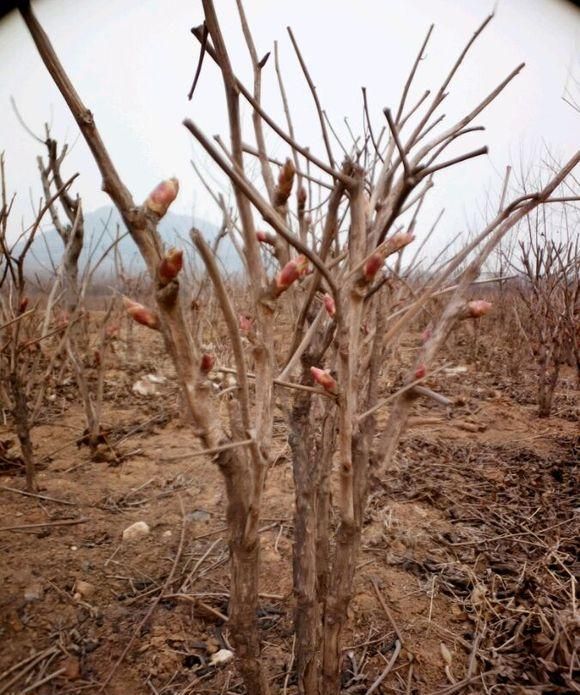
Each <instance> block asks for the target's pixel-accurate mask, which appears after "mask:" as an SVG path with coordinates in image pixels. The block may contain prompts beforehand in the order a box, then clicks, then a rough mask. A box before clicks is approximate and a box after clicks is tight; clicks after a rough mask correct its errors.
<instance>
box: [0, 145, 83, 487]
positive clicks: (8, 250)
mask: <svg viewBox="0 0 580 695" xmlns="http://www.w3.org/2000/svg"><path fill="white" fill-rule="evenodd" d="M74 178H76V176H73V177H72V179H69V180H68V181H67V182H65V183H63V182H61V183H60V186H58V188H57V191H56V193H54V194H53V195H50V196H49V197H48V198H47V200H46V202H45V203H44V204H43V205H41V206H40V207H39V209H38V211H37V213H36V219H35V220H34V222H33V224H32V225H31V226H30V227H29V228H27V229H26V230H25V232H24V234H23V235H22V236H21V237H18V238H17V239H16V241H15V242H14V243H13V244H10V243H9V241H8V227H9V217H10V211H11V208H12V202H13V197H12V198H10V199H9V198H8V193H7V188H8V187H7V182H6V174H5V165H4V155H3V154H2V155H0V187H1V191H2V193H1V195H2V198H1V208H0V331H1V334H0V335H1V341H0V377H1V379H0V382H1V383H2V384H6V385H7V386H8V388H7V389H6V388H4V386H2V390H1V391H0V397H1V399H2V405H3V408H7V409H8V410H10V411H11V412H12V416H13V419H14V423H15V425H16V434H17V436H18V440H19V443H20V449H21V455H22V460H23V462H24V465H25V469H26V487H27V489H28V490H29V491H32V490H35V489H36V471H35V461H34V453H33V443H32V434H31V431H32V427H33V424H34V422H35V420H36V418H37V417H38V414H39V411H40V406H41V404H42V402H43V399H44V395H45V393H46V389H47V385H48V379H47V376H48V375H49V374H50V372H51V371H52V369H53V368H54V366H55V363H56V355H57V354H58V351H57V352H56V353H55V351H53V350H52V349H47V348H46V345H47V341H50V340H51V339H52V338H53V337H56V338H57V340H60V341H62V340H64V336H65V334H66V333H67V331H68V329H69V321H68V319H66V318H65V317H63V316H59V317H58V318H56V319H55V320H54V321H51V319H50V316H49V312H48V310H47V311H46V312H44V313H43V312H41V311H38V306H32V305H31V302H30V297H29V295H28V294H27V280H26V257H27V255H28V253H29V252H30V248H31V246H32V242H33V241H34V238H35V235H36V233H37V231H38V229H39V227H40V224H41V221H42V219H43V217H44V216H45V214H46V213H47V211H48V210H49V208H50V206H51V205H52V204H53V203H54V202H55V200H56V199H57V198H58V197H59V196H60V195H61V194H62V192H63V191H66V190H67V189H68V188H69V187H70V185H71V183H72V181H73V180H74ZM22 238H24V242H23V243H22V244H20V243H19V242H20V241H22ZM36 304H38V302H37V303H36Z"/></svg>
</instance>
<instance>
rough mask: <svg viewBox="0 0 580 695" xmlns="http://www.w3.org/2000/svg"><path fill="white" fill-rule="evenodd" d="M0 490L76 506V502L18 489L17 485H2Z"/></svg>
mask: <svg viewBox="0 0 580 695" xmlns="http://www.w3.org/2000/svg"><path fill="white" fill-rule="evenodd" d="M0 490H6V491H7V492H15V493H17V494H18V495H25V496H26V497H38V499H41V500H48V501H49V502H58V504H68V505H70V506H71V507H76V506H77V505H76V502H68V501H67V500H59V499H57V498H56V497H49V496H48V495H39V494H38V493H35V492H26V491H25V490H17V489H16V488H15V487H8V486H6V485H0Z"/></svg>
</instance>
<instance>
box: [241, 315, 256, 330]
mask: <svg viewBox="0 0 580 695" xmlns="http://www.w3.org/2000/svg"><path fill="white" fill-rule="evenodd" d="M239 318H240V330H241V331H242V333H249V332H250V331H251V330H252V328H253V325H254V321H253V319H252V317H251V316H248V315H247V314H240V317H239Z"/></svg>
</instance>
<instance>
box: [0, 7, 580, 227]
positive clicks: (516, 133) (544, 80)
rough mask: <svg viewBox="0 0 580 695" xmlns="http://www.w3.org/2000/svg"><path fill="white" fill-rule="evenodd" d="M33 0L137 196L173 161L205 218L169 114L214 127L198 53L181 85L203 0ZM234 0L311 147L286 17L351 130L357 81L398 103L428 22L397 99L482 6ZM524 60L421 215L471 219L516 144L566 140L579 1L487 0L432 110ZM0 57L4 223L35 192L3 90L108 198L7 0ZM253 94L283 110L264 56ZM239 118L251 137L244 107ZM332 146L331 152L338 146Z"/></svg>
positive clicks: (458, 38)
mask: <svg viewBox="0 0 580 695" xmlns="http://www.w3.org/2000/svg"><path fill="white" fill-rule="evenodd" d="M33 7H34V9H35V11H36V12H37V15H38V17H39V19H40V21H41V22H42V24H43V25H44V27H45V29H46V31H47V32H48V34H49V36H50V38H51V40H52V42H53V45H54V47H55V49H56V51H57V53H58V55H59V57H60V58H61V60H62V62H63V63H64V65H65V66H66V68H67V69H68V71H69V75H70V77H71V79H72V81H73V83H74V84H75V86H76V88H77V91H78V92H79V94H80V95H81V98H82V99H83V100H84V102H85V104H86V105H87V106H88V107H89V108H90V109H91V110H92V111H93V114H94V116H95V119H96V123H97V125H98V127H99V128H100V130H101V134H102V137H103V139H104V141H105V143H106V145H107V147H108V148H109V151H110V154H111V156H112V158H113V160H114V161H115V163H116V166H117V168H118V170H119V171H120V173H121V176H122V177H123V178H124V180H125V182H126V184H127V186H128V187H129V189H130V190H131V192H132V193H133V195H134V197H135V199H136V201H137V202H141V201H142V200H143V199H144V197H145V196H146V195H147V193H148V192H149V190H150V189H151V188H152V187H153V186H154V185H155V184H156V183H157V182H158V181H159V180H160V179H162V178H166V177H168V176H171V175H176V176H177V177H178V178H179V180H180V182H181V192H180V195H179V198H178V200H177V201H176V203H175V205H174V209H175V210H176V211H177V212H185V213H191V212H192V211H195V214H196V215H199V216H202V217H205V218H207V219H210V220H211V219H213V220H215V221H216V222H217V221H219V215H218V213H217V211H216V210H215V208H214V207H213V205H212V203H211V201H210V200H209V198H208V196H207V194H205V192H204V191H203V189H202V187H201V186H200V185H199V182H198V180H197V179H196V177H195V175H194V174H193V171H192V169H191V166H190V164H189V160H190V159H191V158H192V157H194V158H195V159H196V161H198V162H201V163H202V164H204V165H205V166H206V168H207V169H208V170H209V171H215V169H214V168H213V167H212V166H211V164H209V162H208V161H207V159H206V158H205V156H204V155H203V153H202V151H201V148H200V147H199V146H197V145H195V144H194V143H193V140H192V137H191V135H190V134H189V133H188V132H187V131H186V130H185V128H184V127H183V126H182V125H181V121H182V120H183V118H184V117H189V118H192V119H193V120H195V121H196V122H197V123H198V124H199V125H200V126H201V127H202V128H203V129H204V130H205V132H206V133H207V134H208V135H213V134H216V133H221V134H222V135H223V136H225V137H226V138H227V123H226V118H225V109H224V99H223V87H222V84H221V80H220V79H218V77H219V76H218V73H217V71H216V69H215V67H214V66H213V65H212V64H211V61H210V60H209V59H208V60H207V61H206V63H205V65H204V69H203V74H202V78H201V81H200V84H199V86H198V89H197V90H196V93H195V95H194V99H193V101H192V102H189V101H188V100H187V92H188V90H189V87H190V84H191V80H192V76H193V73H194V70H195V66H196V61H197V56H198V51H199V48H198V44H197V41H196V40H195V39H194V38H193V37H192V36H191V34H190V31H189V30H190V27H192V26H194V25H197V24H199V23H200V22H201V21H202V10H201V2H199V0H166V1H163V2H162V1H160V0H122V1H121V0H39V1H38V2H35V3H33ZM216 7H217V10H218V13H219V16H220V20H221V22H222V26H223V30H224V33H225V35H226V40H227V41H228V45H229V49H230V55H231V58H232V61H233V63H234V65H235V69H236V71H237V73H238V75H239V76H240V77H242V78H243V79H244V80H245V82H246V84H247V85H248V86H251V70H250V65H249V60H248V55H247V51H246V49H245V45H244V43H243V38H242V35H241V32H240V26H239V19H238V15H237V11H236V8H235V3H234V0H216ZM245 7H246V13H247V16H248V20H249V22H250V24H251V27H252V29H253V32H254V38H255V41H256V45H257V49H258V52H259V54H260V55H263V54H264V53H265V52H266V51H268V50H271V49H272V46H273V41H274V40H277V41H278V42H279V49H280V59H281V63H282V66H283V69H284V73H285V81H286V88H287V91H288V95H289V99H290V102H291V109H292V113H293V117H294V126H295V131H296V137H297V139H298V140H299V142H300V143H301V144H303V145H307V146H310V147H311V148H312V149H313V151H315V152H316V153H317V154H319V155H320V156H321V157H323V156H324V150H323V148H322V147H321V144H320V138H319V131H318V125H317V118H316V114H315V111H314V109H313V104H312V99H311V96H310V94H309V93H308V91H307V89H306V87H305V83H304V80H303V78H302V75H301V73H300V70H299V68H298V66H297V62H296V58H295V55H294V52H293V50H292V47H291V45H290V43H289V40H288V35H287V33H286V26H287V25H290V26H291V27H292V28H293V30H294V32H295V35H296V37H297V40H298V42H299V44H300V47H301V49H302V52H303V54H304V56H305V58H306V60H307V61H308V64H309V67H310V70H311V73H312V76H313V79H314V81H315V83H316V85H317V87H318V92H319V95H320V99H321V101H322V103H323V106H324V108H325V109H326V110H327V112H328V114H329V115H330V117H331V119H332V120H333V122H334V123H335V124H336V127H337V129H338V131H339V132H340V133H341V136H344V135H345V128H344V125H343V120H342V119H343V117H344V116H346V117H348V119H349V122H350V124H351V126H352V128H353V130H355V131H356V132H357V134H358V133H360V132H361V128H362V126H361V113H362V111H361V91H360V88H361V86H365V87H366V88H367V90H368V95H369V101H370V107H371V116H372V118H373V121H374V127H375V130H376V131H378V130H379V129H380V128H381V127H382V125H383V123H384V117H383V115H382V109H383V108H384V107H385V106H392V107H396V105H397V103H398V99H399V95H400V92H401V88H402V85H403V84H404V82H405V79H406V75H407V73H408V70H409V67H410V65H411V64H412V62H413V60H414V57H415V54H416V52H417V49H418V47H419V45H420V44H421V42H422V40H423V38H424V35H425V32H426V31H427V29H428V27H429V24H430V23H431V22H433V23H435V31H434V34H433V36H432V40H431V43H430V47H429V49H428V51H427V59H426V60H425V61H424V62H423V64H422V65H421V67H420V70H419V73H418V79H417V82H416V84H415V86H414V89H413V96H412V97H411V99H410V102H413V101H414V100H415V99H416V97H418V96H419V95H420V94H421V93H422V92H423V91H424V90H425V89H426V88H431V89H432V90H433V91H435V90H436V89H437V87H438V86H439V84H440V82H441V80H442V79H443V77H444V76H445V74H446V73H447V71H448V69H449V66H450V65H451V64H452V63H453V61H454V60H455V57H456V55H457V54H458V52H459V51H460V50H461V48H462V46H463V45H464V43H465V41H466V40H467V38H468V37H469V36H470V35H471V34H472V32H473V31H474V29H475V28H476V27H477V25H478V24H479V23H480V22H481V21H482V20H483V18H484V17H485V16H486V15H487V14H488V13H489V12H490V11H491V10H492V9H493V5H492V3H490V2H487V1H486V0H461V1H459V0H404V1H403V0H309V1H308V2H305V1H304V0H293V1H292V2H281V1H276V0H246V2H245ZM522 61H525V62H526V67H525V69H524V71H523V72H522V73H521V74H520V75H519V76H518V77H517V78H516V79H515V81H514V82H513V83H512V85H511V86H510V87H509V88H508V90H507V91H506V92H504V94H503V95H501V97H500V98H499V100H497V101H496V102H495V103H494V104H493V105H492V106H491V107H490V108H489V109H488V110H487V111H486V112H484V113H483V114H482V115H481V116H480V118H479V119H478V121H477V123H478V124H482V125H485V126H486V132H484V133H477V134H475V135H472V136H469V137H470V138H471V139H470V140H468V139H466V140H465V143H464V145H463V146H465V148H467V149H474V148H476V147H479V146H481V145H483V144H487V145H489V147H490V154H489V156H488V157H482V158H480V159H479V160H475V161H472V162H468V163H464V164H462V165H460V166H459V167H458V168H456V169H455V170H454V171H453V172H444V173H442V174H441V175H440V176H439V178H438V179H437V182H436V183H437V185H436V188H435V189H434V191H433V195H432V196H431V198H430V201H429V204H428V205H426V206H425V209H424V212H425V214H424V217H423V225H424V227H425V228H427V227H428V226H430V224H431V222H432V220H433V218H434V217H435V216H436V214H437V212H438V211H439V210H440V209H441V208H442V207H445V208H446V214H445V217H444V223H443V224H442V225H441V232H440V238H441V239H445V238H450V237H451V236H453V235H454V234H455V233H456V232H458V231H460V230H461V229H464V228H465V227H466V226H467V225H468V224H472V226H473V224H475V223H476V221H477V219H478V217H479V210H480V209H481V208H482V206H483V205H484V201H485V195H486V192H488V191H490V190H496V189H497V188H498V187H499V183H498V181H499V179H500V178H501V176H502V172H503V170H504V169H505V166H506V164H508V163H513V164H517V163H518V162H519V161H520V160H521V159H522V157H523V158H524V159H525V160H526V161H538V160H540V159H541V157H542V152H543V148H544V146H545V145H548V146H549V147H550V149H551V150H552V151H553V152H554V153H555V154H556V155H559V156H560V157H561V158H562V159H563V158H566V157H569V156H570V155H571V154H572V152H573V151H574V150H575V149H576V148H577V147H578V144H579V142H580V116H579V115H578V113H576V112H574V111H573V110H572V109H571V108H570V107H569V106H568V105H567V104H566V103H564V101H563V100H562V95H563V94H564V91H565V89H566V86H567V84H568V85H569V84H570V81H569V75H570V73H572V74H575V75H576V77H577V78H578V77H580V11H579V10H578V9H577V8H576V7H574V5H573V4H572V3H570V2H567V1H565V0H499V2H498V3H497V7H496V17H495V19H494V20H493V22H492V23H491V25H490V26H489V27H488V28H487V29H486V31H485V32H484V34H483V35H482V36H481V37H480V39H479V40H478V42H477V44H476V46H475V47H474V49H473V50H472V52H471V53H470V55H469V57H468V60H467V61H466V62H465V64H464V65H463V67H462V68H461V71H460V73H459V74H458V76H457V78H456V79H455V80H454V82H453V83H452V88H451V94H450V96H449V98H448V99H447V100H446V103H445V107H444V108H443V109H442V112H444V113H446V114H447V117H446V120H447V121H448V122H449V123H451V122H452V120H454V119H456V118H458V117H459V116H461V115H463V114H464V113H465V112H466V111H468V110H469V109H470V108H471V107H472V106H474V105H475V104H476V103H477V101H478V100H479V99H481V98H482V97H483V96H485V94H486V93H487V92H488V91H490V90H491V89H492V88H493V87H494V86H495V85H496V84H497V83H498V82H499V81H501V80H502V79H503V78H504V77H505V76H506V75H507V74H508V73H509V72H510V71H511V70H512V69H513V68H514V67H515V66H516V65H517V64H518V63H520V62H522ZM0 66H1V67H0V70H1V79H0V150H4V151H5V157H6V169H7V174H8V187H9V190H11V191H17V193H18V202H17V205H16V207H15V214H14V216H13V218H12V224H13V232H14V231H16V230H17V229H18V228H19V227H20V224H21V221H22V220H24V221H25V222H28V223H29V222H30V221H31V207H30V200H31V196H32V198H33V199H34V200H36V201H38V199H39V197H40V195H41V191H40V186H39V183H38V170H37V165H36V156H37V155H38V154H39V153H41V152H42V146H41V145H40V144H39V143H37V142H35V141H34V140H33V139H32V138H31V137H30V136H29V135H28V134H27V133H26V132H25V131H24V129H23V128H22V127H21V125H20V124H19V123H18V120H17V118H16V116H15V114H14V112H13V110H12V108H11V106H10V97H11V96H12V97H14V99H15V101H16V104H17V106H18V109H19V111H20V112H21V114H22V116H23V118H24V119H25V121H26V122H27V124H28V125H29V126H30V128H31V129H33V130H34V131H35V132H37V133H39V134H42V131H43V123H44V122H45V121H50V122H51V123H52V133H53V136H54V137H56V138H57V139H58V140H59V141H61V142H62V141H65V140H66V141H67V142H69V143H75V144H74V147H73V150H72V152H71V154H70V156H69V158H68V159H67V162H66V165H65V167H64V168H65V174H70V173H74V172H77V171H78V172H80V174H81V176H80V179H79V180H78V186H77V188H76V190H78V191H79V192H80V194H81V196H82V198H83V201H84V207H85V210H93V209H95V208H97V207H100V206H101V205H105V204H107V203H108V199H107V198H106V196H105V195H104V194H103V193H102V192H101V191H100V177H99V174H98V171H97V168H96V166H95V165H94V163H93V161H92V158H91V156H90V154H89V152H88V149H87V148H86V146H85V144H84V142H83V141H82V139H80V138H78V137H77V136H78V130H77V128H76V125H75V123H74V121H73V119H72V118H71V117H70V115H69V113H68V110H67V108H66V105H65V104H64V101H63V100H62V98H61V97H60V95H59V93H58V92H57V90H56V88H55V87H54V86H53V83H52V80H51V78H50V77H49V75H48V73H47V72H46V70H45V68H44V66H43V64H42V63H41V61H40V59H39V57H38V55H37V53H36V49H35V47H34V45H33V43H32V40H31V39H30V37H29V35H28V33H27V31H26V28H25V26H24V24H23V22H22V20H21V18H20V16H19V15H18V14H17V13H16V12H13V13H12V14H11V15H8V16H7V17H6V18H5V19H4V20H2V21H0ZM263 103H264V105H265V106H266V108H267V109H268V110H269V111H270V112H271V114H272V115H273V117H274V118H275V120H277V121H278V122H279V123H280V124H284V117H283V113H282V111H281V105H280V96H279V92H278V90H277V86H276V81H275V72H274V62H273V60H270V61H269V62H268V64H267V66H266V68H265V71H264V97H263ZM244 127H245V132H246V139H248V140H250V139H251V136H252V130H251V120H250V115H249V112H248V111H246V112H245V115H244ZM268 143H269V146H270V154H271V155H272V156H276V157H278V158H284V157H285V156H287V154H288V149H287V147H286V146H285V145H284V143H282V142H280V140H279V139H277V138H276V137H275V136H273V135H269V137H268ZM333 147H335V153H336V156H337V158H339V159H340V150H339V148H338V146H336V145H333ZM218 180H221V179H218Z"/></svg>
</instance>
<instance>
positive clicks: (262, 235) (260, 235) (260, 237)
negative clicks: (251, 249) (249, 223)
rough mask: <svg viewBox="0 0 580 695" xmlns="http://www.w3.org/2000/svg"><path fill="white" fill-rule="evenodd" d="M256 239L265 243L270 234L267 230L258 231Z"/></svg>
mask: <svg viewBox="0 0 580 695" xmlns="http://www.w3.org/2000/svg"><path fill="white" fill-rule="evenodd" d="M256 239H257V240H258V241H259V242H261V243H262V244H265V243H267V241H268V236H267V235H266V232H256Z"/></svg>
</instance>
